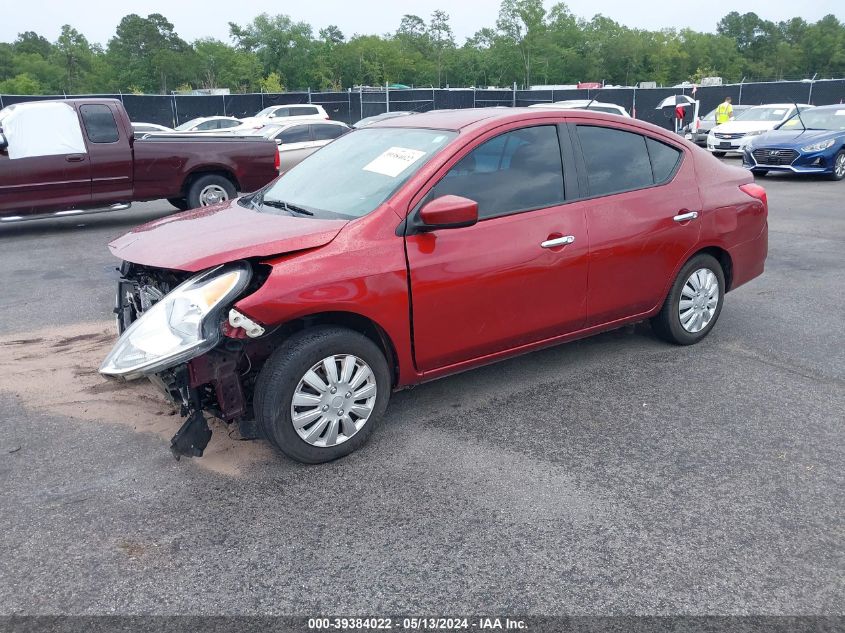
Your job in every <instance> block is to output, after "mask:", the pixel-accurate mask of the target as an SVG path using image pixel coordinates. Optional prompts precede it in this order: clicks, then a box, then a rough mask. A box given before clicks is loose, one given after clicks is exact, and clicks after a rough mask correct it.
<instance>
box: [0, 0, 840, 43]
mask: <svg viewBox="0 0 845 633" xmlns="http://www.w3.org/2000/svg"><path fill="white" fill-rule="evenodd" d="M499 4H500V0H458V1H455V0H413V1H410V2H409V1H402V0H359V1H358V2H351V1H350V0H311V1H307V2H303V1H299V2H283V1H280V0H237V1H233V0H202V1H196V0H176V1H175V2H174V0H134V1H133V2H119V1H118V2H106V0H52V1H51V0H25V1H15V0H7V1H6V2H4V5H5V7H4V9H3V19H2V20H0V41H2V42H11V41H13V40H14V39H15V38H16V37H17V34H18V33H20V32H23V31H35V32H37V33H39V34H40V35H43V36H44V37H46V38H47V39H49V40H50V41H55V40H56V38H57V37H58V35H59V32H60V30H61V27H62V25H63V24H70V25H71V26H73V27H75V28H76V29H77V30H79V31H80V32H82V33H83V34H84V35H85V36H86V37H87V38H88V40H89V41H91V42H92V43H93V42H99V43H101V44H103V45H105V44H106V43H107V42H108V39H109V38H110V37H112V36H113V35H114V31H115V27H116V26H117V24H118V22H119V21H120V19H121V18H122V17H123V16H124V15H127V14H129V13H137V14H139V15H142V16H146V15H148V14H150V13H161V14H162V15H164V16H165V17H166V18H167V19H168V20H170V21H171V22H172V23H173V24H174V26H175V27H176V32H177V33H178V34H179V35H180V36H181V37H182V38H183V39H185V40H188V41H193V40H195V39H198V38H201V37H214V38H217V39H221V40H223V41H227V42H228V41H229V27H228V23H229V22H237V23H239V24H245V23H247V22H249V21H251V20H252V18H254V17H255V16H256V15H258V14H260V13H264V12H266V13H271V14H277V13H285V14H288V15H290V16H291V17H292V18H293V19H294V20H297V21H304V22H308V23H309V24H311V25H312V26H313V27H314V32H315V34H316V32H317V31H318V30H319V29H320V28H322V27H324V26H327V25H329V24H336V25H337V26H338V27H340V30H341V31H343V33H344V34H345V35H346V36H347V37H350V36H352V35H354V34H356V33H358V34H384V33H388V32H393V31H395V30H396V27H397V26H398V25H399V21H400V20H401V18H402V16H403V15H404V14H406V13H413V14H416V15H419V16H421V17H424V18H428V16H429V15H430V14H431V12H432V11H434V10H435V9H443V10H445V11H446V12H447V13H449V15H450V17H451V24H452V30H453V31H454V33H455V36H456V40H457V42H458V44H462V43H463V42H464V40H465V39H466V38H467V37H470V36H471V35H472V34H473V33H475V32H476V31H477V30H478V29H480V28H482V27H485V26H494V24H495V22H496V16H497V14H498V10H499ZM552 4H554V3H553V2H551V1H549V0H546V2H545V5H546V8H549V7H550V6H552ZM566 4H567V5H568V6H569V8H570V10H571V11H572V12H573V13H574V14H575V15H577V16H579V17H584V18H591V17H592V16H593V15H595V14H596V13H601V14H603V15H605V16H607V17H609V18H611V19H613V20H616V21H617V22H619V23H621V24H624V25H626V26H629V27H632V28H642V29H650V30H657V29H661V28H669V27H673V28H686V27H689V28H692V29H695V30H697V31H715V30H716V23H717V22H718V20H719V19H720V18H721V17H722V16H723V15H724V14H726V13H728V12H730V11H733V10H736V11H739V12H740V13H746V12H749V11H753V12H755V13H757V14H758V15H759V16H761V17H763V18H765V19H768V20H772V21H775V22H777V21H780V20H785V19H788V18H792V17H795V16H797V15H800V16H801V17H803V18H804V19H805V20H807V21H808V22H815V21H816V20H818V19H820V18H822V17H824V16H825V15H827V14H829V13H832V14H834V15H835V16H836V17H837V18H839V19H840V20H842V21H845V1H843V0H808V1H806V2H795V0H741V2H739V3H732V2H728V3H717V2H689V1H683V0H682V1H681V2H669V1H667V0H661V1H654V0H640V1H639V2H637V1H636V0H569V1H568V2H566ZM719 7H722V8H721V9H720V8H719Z"/></svg>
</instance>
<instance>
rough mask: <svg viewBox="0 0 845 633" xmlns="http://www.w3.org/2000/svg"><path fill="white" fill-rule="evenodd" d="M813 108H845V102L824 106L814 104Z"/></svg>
mask: <svg viewBox="0 0 845 633" xmlns="http://www.w3.org/2000/svg"><path fill="white" fill-rule="evenodd" d="M813 110H845V103H832V104H830V103H829V104H828V105H822V106H813Z"/></svg>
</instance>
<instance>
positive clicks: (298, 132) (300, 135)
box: [276, 125, 311, 145]
mask: <svg viewBox="0 0 845 633" xmlns="http://www.w3.org/2000/svg"><path fill="white" fill-rule="evenodd" d="M276 138H277V139H278V140H280V141H281V142H282V145H284V144H285V143H305V142H307V141H310V140H311V133H310V132H309V130H308V126H307V125H295V126H294V127H291V128H288V129H286V130H282V131H281V132H279V133H278V134H277V135H276Z"/></svg>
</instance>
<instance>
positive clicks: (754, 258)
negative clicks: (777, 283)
mask: <svg viewBox="0 0 845 633" xmlns="http://www.w3.org/2000/svg"><path fill="white" fill-rule="evenodd" d="M768 252H769V223H768V221H767V222H766V224H765V226H763V230H762V231H760V235H758V236H757V237H755V238H754V239H752V240H749V241H747V242H743V243H742V244H738V245H736V246H734V247H732V248H729V249H728V253H729V254H730V256H731V263H732V266H733V275H732V281H731V287H730V289H731V290H733V289H735V288H738V287H739V286H741V285H743V284H745V283H748V282H749V281H751V280H752V279H754V278H755V277H759V276H760V275H762V274H763V270H764V269H765V264H766V256H767V255H768Z"/></svg>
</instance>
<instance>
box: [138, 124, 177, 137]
mask: <svg viewBox="0 0 845 633" xmlns="http://www.w3.org/2000/svg"><path fill="white" fill-rule="evenodd" d="M132 131H133V132H134V133H135V134H138V135H139V136H140V135H142V134H161V133H162V132H172V131H173V128H169V127H165V126H164V125H159V124H158V123H140V122H139V123H133V124H132Z"/></svg>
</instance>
